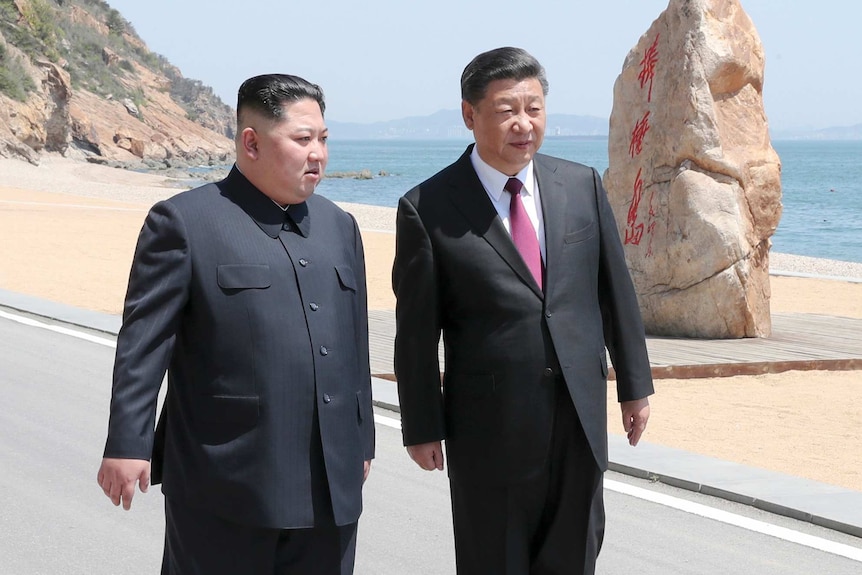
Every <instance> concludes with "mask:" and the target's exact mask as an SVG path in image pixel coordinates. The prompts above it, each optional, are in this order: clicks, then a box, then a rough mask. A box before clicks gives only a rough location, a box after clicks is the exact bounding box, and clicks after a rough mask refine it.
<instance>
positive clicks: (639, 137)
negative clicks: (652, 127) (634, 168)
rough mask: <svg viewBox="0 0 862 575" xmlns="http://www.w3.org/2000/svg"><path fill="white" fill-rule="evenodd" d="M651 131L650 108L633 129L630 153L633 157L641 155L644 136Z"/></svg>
mask: <svg viewBox="0 0 862 575" xmlns="http://www.w3.org/2000/svg"><path fill="white" fill-rule="evenodd" d="M647 132H649V110H647V111H646V112H645V113H644V115H643V117H642V118H641V119H640V120H638V123H637V124H635V129H634V130H632V139H631V142H629V154H630V155H631V157H632V158H634V157H635V156H637V155H639V154H640V153H641V152H642V151H643V147H644V137H645V136H646V134H647Z"/></svg>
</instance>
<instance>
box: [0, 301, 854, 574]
mask: <svg viewBox="0 0 862 575" xmlns="http://www.w3.org/2000/svg"><path fill="white" fill-rule="evenodd" d="M0 318H4V319H8V320H11V321H14V322H17V323H20V324H23V325H27V326H31V327H38V328H40V329H46V330H48V331H53V332H55V333H60V334H63V335H68V336H71V337H76V338H78V339H83V340H86V341H89V342H92V343H97V344H99V345H104V346H107V347H112V348H116V347H117V342H115V341H114V340H111V339H107V338H104V337H99V336H95V335H90V334H88V333H83V332H81V331H77V330H74V329H69V328H65V327H61V326H57V325H52V324H49V323H44V322H41V321H38V320H34V319H30V318H28V317H22V316H19V315H13V314H9V313H6V312H3V311H0ZM374 422H375V423H378V424H380V425H385V426H386V427H391V428H393V429H401V421H400V420H398V419H395V418H392V417H386V416H385V415H378V414H376V413H375V414H374ZM605 488H606V489H609V490H610V491H615V492H617V493H622V494H623V495H628V496H630V497H637V498H638V499H643V500H644V501H650V502H652V503H657V504H658V505H664V506H665V507H670V508H672V509H678V510H679V511H684V512H685V513H691V514H692V515H698V516H700V517H705V518H707V519H712V520H714V521H720V522H721V523H726V524H727V525H734V526H736V527H740V528H742V529H747V530H749V531H754V532H756V533H762V534H764V535H770V536H772V537H775V538H777V539H781V540H783V541H789V542H791V543H796V544H797V545H803V546H805V547H809V548H811V549H818V550H820V551H824V552H826V553H831V554H833V555H838V556H840V557H846V558H847V559H852V560H853V561H859V562H862V549H859V548H857V547H851V546H850V545H844V544H843V543H836V542H834V541H829V540H828V539H823V538H822V537H815V536H813V535H807V534H805V533H800V532H799V531H793V530H792V529H787V528H786V527H779V526H777V525H770V524H769V523H765V522H763V521H758V520H756V519H750V518H748V517H743V516H742V515H736V514H735V513H729V512H727V511H722V510H720V509H714V508H712V507H709V506H707V505H702V504H700V503H694V502H693V501H687V500H685V499H679V498H678V497H672V496H670V495H665V494H663V493H656V492H655V491H650V490H649V489H644V488H642V487H635V486H633V485H629V484H628V483H622V482H619V481H613V480H611V479H606V480H605Z"/></svg>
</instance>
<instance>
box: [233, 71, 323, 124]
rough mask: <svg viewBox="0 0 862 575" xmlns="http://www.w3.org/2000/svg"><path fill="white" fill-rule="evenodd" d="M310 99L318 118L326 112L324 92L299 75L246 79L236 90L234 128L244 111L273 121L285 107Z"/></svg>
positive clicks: (278, 117) (273, 75)
mask: <svg viewBox="0 0 862 575" xmlns="http://www.w3.org/2000/svg"><path fill="white" fill-rule="evenodd" d="M305 99H311V100H314V101H316V102H317V103H318V104H319V105H320V113H321V115H322V114H323V112H324V111H325V109H326V104H325V103H324V100H323V90H321V88H320V86H318V85H317V84H312V83H311V82H309V81H308V80H305V79H303V78H300V77H299V76H290V75H288V74H264V75H262V76H255V77H254V78H249V79H248V80H246V81H245V82H243V83H242V86H240V87H239V93H238V95H237V102H236V121H237V125H241V124H242V115H243V112H245V111H254V112H257V113H259V114H261V115H263V116H264V117H266V118H270V119H273V120H277V119H280V118H282V117H283V116H284V105H285V104H288V103H292V102H298V101H299V100H305Z"/></svg>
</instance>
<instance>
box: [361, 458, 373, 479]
mask: <svg viewBox="0 0 862 575" xmlns="http://www.w3.org/2000/svg"><path fill="white" fill-rule="evenodd" d="M369 473H371V460H370V459H366V460H365V463H364V464H363V466H362V483H365V480H366V479H368V474H369Z"/></svg>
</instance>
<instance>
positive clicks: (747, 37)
mask: <svg viewBox="0 0 862 575" xmlns="http://www.w3.org/2000/svg"><path fill="white" fill-rule="evenodd" d="M763 69H764V56H763V48H762V45H761V43H760V39H759V37H758V35H757V31H756V30H755V29H754V25H753V24H752V22H751V20H750V19H749V18H748V16H747V15H746V14H745V12H744V11H743V10H742V7H741V6H740V4H739V2H738V0H670V3H669V4H668V7H667V9H666V10H665V11H664V12H663V13H662V14H661V15H660V16H659V18H658V19H657V20H656V21H655V22H653V24H652V26H651V27H650V29H649V30H648V31H647V32H646V34H644V35H643V36H642V37H641V38H640V40H639V42H638V44H637V46H635V48H634V49H632V51H631V52H630V53H629V55H628V57H627V58H626V61H625V64H624V65H623V71H622V73H621V74H620V76H619V78H618V79H617V81H616V84H615V85H614V106H613V112H612V114H611V122H610V135H609V143H608V152H609V159H610V162H609V166H610V167H609V168H608V171H607V172H606V173H605V178H604V180H605V186H606V187H607V189H608V193H609V195H610V199H611V204H612V206H613V208H614V212H615V215H616V218H617V224H618V226H619V229H620V236H621V237H622V238H623V240H624V244H625V251H626V259H627V261H628V264H629V267H630V269H631V273H632V279H633V280H634V283H635V288H636V290H637V293H638V298H639V301H640V305H641V311H642V313H643V317H644V323H645V325H646V329H647V332H648V333H651V334H655V335H669V336H678V337H704V338H707V337H708V338H736V337H765V336H768V335H769V334H770V332H771V320H770V315H769V295H770V292H769V247H770V240H769V238H770V236H772V234H773V233H774V232H775V228H776V227H777V226H778V220H779V218H780V216H781V180H780V172H781V166H780V162H779V159H778V155H777V154H776V153H775V150H773V149H772V146H771V144H770V140H769V133H768V126H767V120H766V115H765V113H764V110H763V98H762V89H763Z"/></svg>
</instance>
